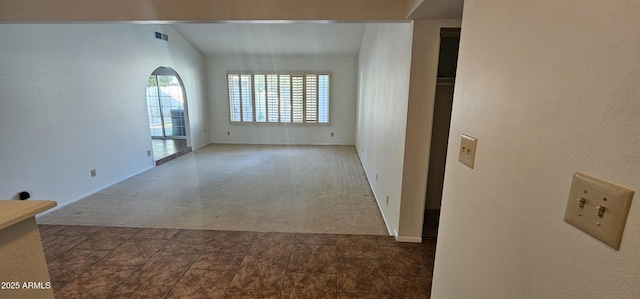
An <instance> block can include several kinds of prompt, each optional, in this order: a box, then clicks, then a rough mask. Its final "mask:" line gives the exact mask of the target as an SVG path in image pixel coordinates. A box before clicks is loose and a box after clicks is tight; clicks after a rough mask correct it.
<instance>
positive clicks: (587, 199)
mask: <svg viewBox="0 0 640 299" xmlns="http://www.w3.org/2000/svg"><path fill="white" fill-rule="evenodd" d="M633 193H634V192H633V191H632V190H629V189H627V188H624V187H620V186H618V185H615V184H612V183H609V182H605V181H603V180H600V179H598V178H594V177H591V176H588V175H586V174H583V173H580V172H575V173H574V174H573V180H572V181H571V190H570V191H569V199H568V202H567V209H566V210H565V214H564V221H566V222H568V223H570V224H572V225H573V226H575V227H577V228H579V229H581V230H582V231H584V232H586V233H588V234H590V235H591V236H593V237H595V238H596V239H598V240H600V241H602V242H604V243H605V244H607V245H609V246H611V247H613V248H615V249H620V242H621V241H622V232H623V231H624V226H625V223H626V222H627V215H628V214H629V207H630V206H631V199H632V198H633Z"/></svg>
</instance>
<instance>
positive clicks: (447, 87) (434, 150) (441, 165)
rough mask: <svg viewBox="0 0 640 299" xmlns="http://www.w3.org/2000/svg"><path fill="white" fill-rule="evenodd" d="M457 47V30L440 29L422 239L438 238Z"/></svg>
mask: <svg viewBox="0 0 640 299" xmlns="http://www.w3.org/2000/svg"><path fill="white" fill-rule="evenodd" d="M459 44H460V28H441V29H440V54H439V58H438V79H437V83H436V95H435V104H434V111H433V126H432V131H431V152H430V153H429V169H428V178H427V194H426V196H425V197H426V198H425V200H426V204H425V211H424V222H423V227H422V237H423V238H425V239H435V238H436V237H437V235H438V224H439V222H440V203H441V201H442V187H443V183H444V170H445V163H446V160H447V146H448V141H449V128H450V125H451V108H452V105H453V91H454V85H455V79H456V68H457V65H458V47H459Z"/></svg>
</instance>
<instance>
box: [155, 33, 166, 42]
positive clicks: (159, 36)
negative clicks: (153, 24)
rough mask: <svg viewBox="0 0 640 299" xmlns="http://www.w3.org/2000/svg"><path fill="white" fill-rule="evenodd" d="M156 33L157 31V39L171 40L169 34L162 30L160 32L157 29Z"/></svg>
mask: <svg viewBox="0 0 640 299" xmlns="http://www.w3.org/2000/svg"><path fill="white" fill-rule="evenodd" d="M155 33H156V38H157V39H161V40H165V41H169V36H168V35H166V34H164V33H161V32H158V31H155Z"/></svg>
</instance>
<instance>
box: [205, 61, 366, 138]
mask: <svg viewBox="0 0 640 299" xmlns="http://www.w3.org/2000/svg"><path fill="white" fill-rule="evenodd" d="M357 64H358V63H357V58H356V57H347V56H233V55H229V56H210V57H207V79H208V82H207V83H208V87H209V95H210V114H211V116H212V121H211V127H210V131H211V142H212V143H245V144H316V145H320V144H324V145H329V144H334V145H353V144H354V143H355V126H356V121H355V117H354V116H355V115H356V91H357ZM229 71H246V72H331V82H330V84H331V91H330V93H331V99H330V104H329V109H330V110H329V119H330V124H269V123H243V124H231V123H230V122H229V95H228V93H227V92H228V87H227V72H229ZM227 132H228V134H227ZM332 132H333V136H331V133H332Z"/></svg>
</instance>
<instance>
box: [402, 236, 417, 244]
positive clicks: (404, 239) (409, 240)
mask: <svg viewBox="0 0 640 299" xmlns="http://www.w3.org/2000/svg"><path fill="white" fill-rule="evenodd" d="M396 241H398V242H405V243H422V238H418V237H401V236H396Z"/></svg>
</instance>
